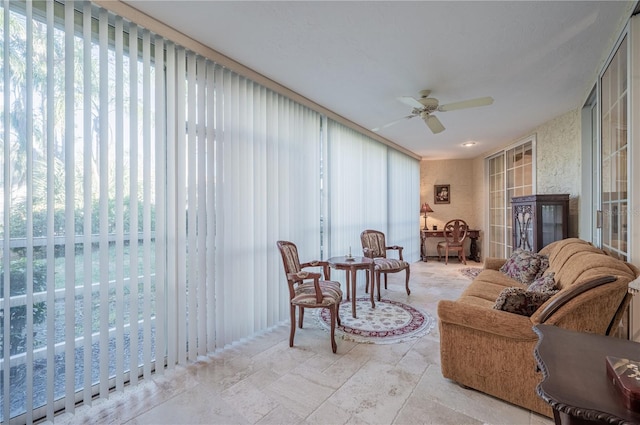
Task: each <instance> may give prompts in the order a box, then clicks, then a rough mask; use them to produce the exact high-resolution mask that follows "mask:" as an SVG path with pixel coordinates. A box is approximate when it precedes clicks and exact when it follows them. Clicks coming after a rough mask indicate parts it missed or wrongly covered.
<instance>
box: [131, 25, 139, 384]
mask: <svg viewBox="0 0 640 425" xmlns="http://www.w3.org/2000/svg"><path fill="white" fill-rule="evenodd" d="M139 102H140V99H139V98H138V26H137V25H135V24H130V25H129V123H130V126H129V149H130V151H129V210H130V214H129V220H130V223H129V235H131V237H130V238H129V267H130V272H129V353H131V354H130V357H129V383H130V384H131V386H135V385H136V384H137V383H138V365H139V362H138V347H139V345H138V339H139V338H138V330H139V327H138V313H139V308H138V296H139V290H138V275H139V274H138V235H139V227H138V189H139V187H138V179H139V178H140V174H139V172H138V167H139V156H138V104H139Z"/></svg>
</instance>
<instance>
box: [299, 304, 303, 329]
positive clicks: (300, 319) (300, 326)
mask: <svg viewBox="0 0 640 425" xmlns="http://www.w3.org/2000/svg"><path fill="white" fill-rule="evenodd" d="M303 320H304V307H302V306H300V317H298V327H299V328H300V329H302V321H303Z"/></svg>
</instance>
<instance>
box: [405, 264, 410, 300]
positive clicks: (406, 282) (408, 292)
mask: <svg viewBox="0 0 640 425" xmlns="http://www.w3.org/2000/svg"><path fill="white" fill-rule="evenodd" d="M409 273H410V271H409V267H407V277H406V279H405V286H406V287H407V295H411V290H410V289H409Z"/></svg>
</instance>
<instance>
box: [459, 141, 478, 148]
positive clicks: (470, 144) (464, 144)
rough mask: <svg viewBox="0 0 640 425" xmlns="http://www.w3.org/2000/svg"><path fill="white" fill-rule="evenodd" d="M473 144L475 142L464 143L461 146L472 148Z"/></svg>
mask: <svg viewBox="0 0 640 425" xmlns="http://www.w3.org/2000/svg"><path fill="white" fill-rule="evenodd" d="M475 144H476V142H465V143H463V144H462V146H464V147H467V148H468V147H469V146H473V145H475Z"/></svg>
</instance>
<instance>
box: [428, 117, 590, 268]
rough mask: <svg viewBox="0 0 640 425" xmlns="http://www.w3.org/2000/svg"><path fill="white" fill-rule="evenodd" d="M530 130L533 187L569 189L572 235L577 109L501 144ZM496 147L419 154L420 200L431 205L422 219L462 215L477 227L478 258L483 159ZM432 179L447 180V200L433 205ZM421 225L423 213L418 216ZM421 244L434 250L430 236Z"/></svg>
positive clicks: (483, 220)
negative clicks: (450, 156)
mask: <svg viewBox="0 0 640 425" xmlns="http://www.w3.org/2000/svg"><path fill="white" fill-rule="evenodd" d="M531 134H535V135H536V173H537V174H536V185H537V190H536V192H537V193H568V194H569V197H570V205H569V214H570V216H569V236H578V207H579V203H578V199H579V196H580V178H581V172H580V158H581V154H580V152H581V151H580V149H581V147H580V110H579V109H575V110H572V111H569V112H567V113H565V114H563V115H561V116H559V117H556V118H554V119H552V120H550V121H548V122H546V123H544V124H542V125H541V126H539V127H537V128H535V129H533V131H531V132H528V133H526V134H523V137H521V138H518V139H515V140H513V141H511V142H509V143H507V144H506V145H504V146H503V148H506V147H508V146H509V145H511V144H513V143H515V142H517V141H518V140H522V138H524V137H527V136H529V135H531ZM499 150H500V149H499ZM497 151H498V150H496V151H491V152H485V153H483V154H481V155H478V156H477V157H476V158H474V159H461V160H438V161H436V160H428V159H423V160H422V161H421V163H420V202H421V203H424V202H428V203H429V205H430V206H431V208H433V210H434V212H433V213H431V214H429V218H428V219H427V222H428V225H429V227H431V226H432V225H433V224H437V225H438V226H442V225H443V224H444V223H445V222H446V221H447V220H448V219H450V218H456V217H460V218H463V219H464V220H466V221H467V222H468V223H469V225H470V226H471V227H473V228H477V229H481V230H482V233H481V237H480V254H481V257H482V258H483V259H484V255H483V252H486V246H485V245H484V244H485V242H486V240H487V238H486V237H485V235H484V232H485V231H486V230H487V219H488V217H487V214H486V211H487V188H486V181H485V171H484V161H485V158H486V157H488V156H491V155H492V154H493V153H495V152H497ZM434 184H450V185H451V204H450V205H443V204H438V205H434V203H433V185H434ZM422 226H424V219H421V220H420V227H422ZM427 250H428V255H430V256H431V255H435V242H430V243H429V244H428V245H427Z"/></svg>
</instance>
